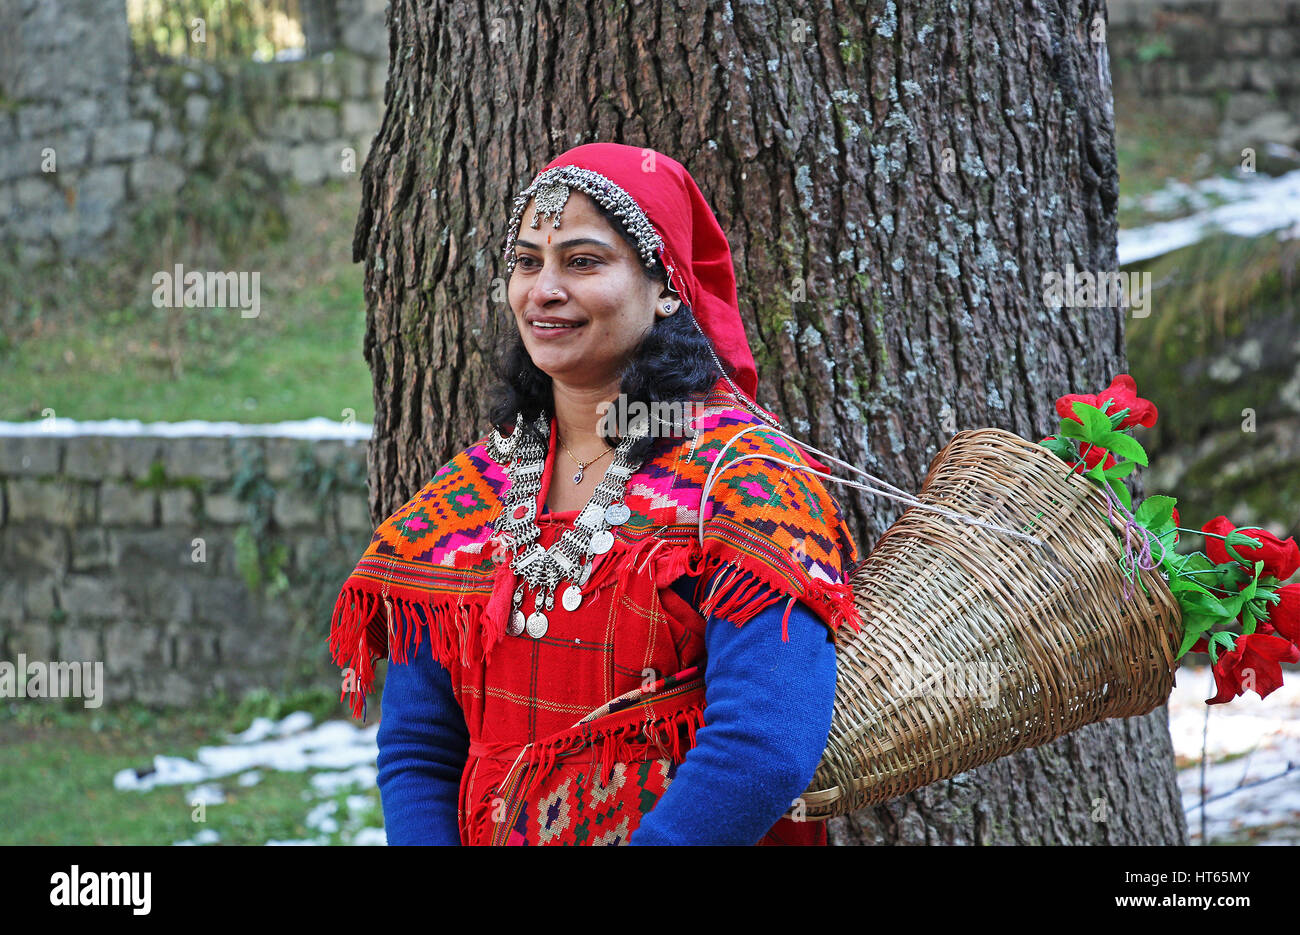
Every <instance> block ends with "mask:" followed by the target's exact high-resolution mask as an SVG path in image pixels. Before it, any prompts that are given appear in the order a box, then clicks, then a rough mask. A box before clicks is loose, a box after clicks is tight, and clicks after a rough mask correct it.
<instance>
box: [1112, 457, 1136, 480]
mask: <svg viewBox="0 0 1300 935" xmlns="http://www.w3.org/2000/svg"><path fill="white" fill-rule="evenodd" d="M1135 470H1137V462H1136V461H1121V462H1119V463H1118V464H1116V465H1115V466H1114V467H1108V468H1106V476H1107V477H1108V478H1110V477H1128V476H1129V475H1130V474H1132V473H1133V472H1134V471H1135Z"/></svg>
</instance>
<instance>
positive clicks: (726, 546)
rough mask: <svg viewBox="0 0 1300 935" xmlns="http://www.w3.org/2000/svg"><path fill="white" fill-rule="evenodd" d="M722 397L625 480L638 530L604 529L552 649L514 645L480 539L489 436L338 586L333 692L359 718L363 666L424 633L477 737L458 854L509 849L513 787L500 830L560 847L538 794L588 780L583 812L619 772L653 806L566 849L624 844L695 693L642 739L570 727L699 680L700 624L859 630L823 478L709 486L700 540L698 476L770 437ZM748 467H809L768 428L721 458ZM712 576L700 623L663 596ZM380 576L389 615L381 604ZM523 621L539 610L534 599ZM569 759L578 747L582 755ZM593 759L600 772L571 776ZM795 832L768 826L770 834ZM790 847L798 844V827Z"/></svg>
mask: <svg viewBox="0 0 1300 935" xmlns="http://www.w3.org/2000/svg"><path fill="white" fill-rule="evenodd" d="M722 386H723V384H719V386H717V387H715V389H714V391H713V392H712V393H711V394H710V395H709V397H708V398H707V399H706V400H705V407H706V408H705V410H704V415H703V416H702V417H700V418H699V419H698V420H697V421H696V422H695V423H694V427H695V429H696V434H695V437H694V438H689V437H683V438H661V439H660V440H659V442H658V444H657V445H656V447H655V448H654V449H653V450H652V452H651V454H650V456H649V457H648V458H647V460H646V462H645V463H644V464H642V466H641V468H640V469H639V470H638V471H637V472H636V473H635V474H634V475H633V477H632V479H631V481H630V482H629V484H628V487H627V492H626V496H625V498H624V501H623V502H625V503H626V504H627V506H628V507H629V508H630V510H631V512H632V517H631V519H630V520H629V521H628V522H627V523H625V524H623V525H621V526H618V527H614V529H613V532H614V535H615V545H614V547H613V548H611V549H610V550H609V552H607V553H605V554H604V555H601V556H597V558H596V560H595V564H594V567H593V569H592V574H591V577H590V579H589V580H588V582H587V583H586V584H585V585H584V586H583V589H582V590H583V594H584V600H583V602H582V605H581V606H580V607H579V609H578V610H577V611H575V612H572V613H570V612H566V611H564V610H562V608H561V607H560V604H559V601H557V602H556V604H555V609H554V611H553V612H551V614H550V615H549V616H550V617H551V619H552V627H551V629H550V631H548V633H547V635H546V637H544V638H543V639H541V640H533V639H531V638H528V637H507V636H506V635H505V625H506V615H507V613H508V612H509V611H510V610H511V605H510V597H511V594H512V593H513V591H514V589H515V587H516V585H517V583H518V579H517V578H516V576H515V574H514V572H513V570H512V569H510V567H509V564H508V562H501V563H500V564H498V559H500V558H502V557H508V553H505V556H503V555H502V554H501V553H498V552H497V550H495V549H493V548H492V547H491V546H490V545H488V544H487V543H488V537H489V536H490V535H491V532H492V530H491V524H492V521H493V520H494V519H495V517H496V516H497V515H498V513H499V511H500V509H501V505H502V502H503V500H504V497H505V493H506V491H507V490H508V485H509V478H508V476H507V473H506V466H505V465H502V464H498V463H497V462H496V461H495V460H493V458H492V457H491V455H490V451H489V446H488V445H487V440H486V439H482V440H480V441H479V442H477V443H476V444H474V445H472V446H471V447H470V448H468V449H466V450H465V451H463V452H461V453H460V454H459V455H457V456H456V457H455V458H453V459H452V460H451V461H450V462H448V463H447V464H446V465H444V466H443V467H442V468H440V469H439V470H438V472H437V474H436V475H435V476H434V478H433V479H432V480H431V481H430V482H429V483H428V484H427V485H426V486H425V487H424V488H423V489H422V490H420V491H419V492H418V493H417V494H416V495H415V496H414V497H412V498H411V499H410V500H409V501H407V503H405V504H404V505H403V506H402V507H401V508H400V509H398V510H397V511H396V512H395V513H394V514H393V515H392V516H390V517H389V518H388V519H386V520H385V521H384V522H383V523H382V524H381V525H380V526H379V528H378V529H377V530H376V531H375V534H374V536H373V538H372V541H371V543H370V546H369V547H368V548H367V550H366V552H365V554H364V555H363V556H362V557H361V560H360V561H359V562H358V564H357V567H356V569H355V570H354V571H353V573H352V574H351V575H350V576H349V578H348V580H347V582H346V583H345V585H344V587H343V589H342V591H341V593H340V594H339V597H338V600H337V602H336V604H335V609H334V615H333V619H332V622H331V635H330V648H331V651H332V653H333V656H334V659H335V661H336V662H337V663H338V664H339V665H340V666H343V667H344V668H345V675H346V676H347V677H346V678H345V685H344V696H345V697H346V696H347V695H349V694H351V695H352V701H353V713H354V714H355V715H356V716H358V717H363V716H364V713H365V696H366V694H368V693H369V691H370V688H371V685H372V682H373V678H374V663H375V662H376V661H377V660H378V659H381V658H385V657H386V656H388V655H389V653H390V651H391V654H392V658H393V659H394V660H396V661H398V662H406V661H407V659H408V647H409V646H411V645H413V646H414V647H415V648H416V649H417V651H418V647H419V646H421V645H422V640H423V637H424V635H425V634H426V633H427V635H428V637H429V642H430V647H429V649H428V650H426V651H431V652H432V653H433V656H434V658H435V659H436V660H437V661H438V662H439V663H441V664H442V665H444V666H445V667H446V668H447V669H448V671H449V672H450V673H451V675H452V684H453V689H454V690H455V692H456V697H457V700H458V701H459V703H460V705H461V708H462V710H463V712H464V714H465V719H466V726H467V728H468V729H469V732H470V741H471V743H470V751H469V752H470V756H469V762H467V764H466V768H465V773H464V775H463V778H462V787H461V801H460V822H461V832H462V840H463V841H464V842H465V843H467V844H470V843H489V842H490V841H491V840H493V838H494V837H495V838H496V839H497V840H500V839H501V834H500V833H498V832H501V831H502V825H503V822H505V821H506V814H505V813H506V811H507V810H508V808H507V803H506V793H509V795H510V796H511V800H510V801H511V805H510V806H509V807H510V808H515V809H516V810H515V812H514V816H515V820H514V821H513V822H510V823H508V824H507V827H508V828H510V829H511V831H513V832H514V833H515V835H516V837H515V838H514V840H515V841H520V840H524V841H526V842H527V843H542V842H543V841H544V840H547V842H548V843H561V840H560V839H561V837H563V836H561V835H559V834H556V835H552V836H551V837H552V838H554V840H548V838H547V831H548V829H547V825H546V822H545V816H544V815H542V814H541V811H542V810H541V809H540V807H539V806H538V803H539V802H540V801H541V799H539V798H538V797H537V796H538V795H542V796H543V797H545V796H546V795H552V796H554V794H555V791H556V789H558V788H561V787H563V786H564V784H565V782H566V781H567V780H570V779H574V778H575V777H577V776H579V774H581V775H582V776H583V777H584V778H585V779H586V781H587V786H586V787H585V788H586V792H585V794H586V795H588V796H595V799H593V800H592V801H596V800H598V799H601V797H602V796H603V797H605V798H608V797H609V790H608V783H604V784H601V785H598V786H593V785H592V783H593V782H598V781H599V780H600V779H606V780H612V777H614V776H615V775H616V774H617V775H619V776H621V777H631V778H633V779H634V780H635V781H634V782H632V783H630V784H626V788H625V789H623V791H622V792H620V796H621V799H620V800H621V801H626V802H633V803H634V804H637V805H639V806H644V807H635V808H634V807H631V806H629V808H628V810H627V815H625V816H624V817H628V815H630V821H629V823H628V825H627V827H625V828H623V830H622V831H618V830H616V829H617V827H618V823H615V826H614V828H615V830H614V832H613V833H612V834H611V833H610V831H611V829H609V828H606V829H603V830H602V829H594V830H593V829H592V828H585V830H584V829H583V828H582V826H580V824H579V823H575V825H574V829H573V831H572V832H566V835H576V837H575V838H572V840H573V841H574V842H575V843H576V842H577V840H578V839H584V840H585V842H586V843H598V842H599V841H598V839H601V838H606V839H609V840H610V841H611V842H621V841H625V840H626V835H627V834H630V832H631V831H632V830H635V825H636V823H637V822H639V818H640V816H641V815H642V814H644V813H645V812H646V811H648V810H649V808H650V807H652V806H653V803H654V801H655V800H656V799H657V796H658V794H661V793H662V791H663V789H664V788H665V787H666V785H667V782H668V781H670V780H671V775H672V772H673V771H675V768H676V764H677V763H679V762H680V760H681V758H682V757H683V756H684V754H685V751H686V750H689V749H690V747H691V746H693V744H694V735H695V729H696V728H697V727H699V726H700V725H702V724H703V723H704V701H703V691H702V687H701V689H700V690H699V691H697V692H689V691H684V692H677V691H674V692H667V693H664V694H663V695H661V696H659V697H658V699H657V700H654V701H652V703H651V704H650V705H649V707H648V708H647V709H646V715H647V716H646V718H645V719H644V720H643V721H641V722H640V723H639V724H638V725H636V726H635V729H633V726H631V725H629V724H627V723H624V720H625V718H622V719H620V717H619V712H618V711H614V712H609V711H606V712H605V716H603V717H596V718H592V719H590V720H588V721H587V724H586V726H585V728H583V729H582V730H581V731H580V733H579V735H578V736H579V737H580V740H581V743H578V744H577V745H576V746H575V743H574V737H575V734H574V725H575V724H578V723H579V722H580V721H581V720H582V719H584V718H585V717H586V716H588V715H590V714H591V713H592V712H593V711H595V710H597V709H600V708H602V706H603V705H607V704H608V703H609V702H610V700H611V699H615V698H618V697H619V696H625V695H627V694H628V693H629V692H635V691H636V690H637V689H638V688H639V687H644V686H645V685H646V684H649V683H652V682H654V681H655V680H658V679H663V678H664V677H666V676H673V674H675V673H680V672H682V671H683V670H687V669H689V668H690V667H691V666H699V667H700V669H701V671H702V670H703V663H704V658H705V654H704V623H705V620H706V618H707V617H708V615H709V614H710V613H718V614H719V615H725V616H726V617H727V618H728V619H731V620H734V621H735V622H736V624H737V625H741V624H744V623H746V622H748V621H750V620H752V619H753V617H754V616H755V615H756V614H758V613H759V612H760V611H761V610H763V609H764V608H766V607H768V606H770V605H771V604H773V603H776V602H778V601H785V602H787V607H786V615H785V618H784V619H783V625H782V630H783V633H782V637H783V638H784V637H785V633H784V630H785V622H786V621H787V620H788V616H789V612H790V609H791V608H792V607H793V604H794V601H795V600H801V601H803V602H804V603H806V604H807V605H808V606H809V607H810V608H811V609H812V610H813V611H814V612H815V613H816V614H817V615H818V616H819V618H821V619H822V621H823V622H824V623H825V624H826V625H827V627H828V628H829V629H830V631H831V632H832V633H834V632H835V631H836V630H838V628H839V627H840V626H842V625H843V624H844V623H845V622H848V623H849V625H850V626H852V627H854V628H855V629H857V628H858V627H859V625H860V620H859V618H858V614H857V610H856V608H855V606H854V604H853V601H852V592H851V590H850V588H849V585H848V583H847V580H846V575H847V571H848V568H849V566H850V565H851V564H852V563H853V562H854V561H856V559H857V547H856V544H855V543H854V542H853V539H852V537H851V535H850V534H849V532H848V530H847V527H846V526H845V525H844V522H843V519H842V516H841V513H840V509H839V506H838V504H836V502H835V500H834V499H833V498H832V497H831V496H830V494H829V493H828V492H827V490H826V489H825V487H824V486H823V485H822V483H821V480H820V478H817V477H815V476H813V475H811V474H808V473H807V472H805V471H801V470H798V469H796V468H790V467H786V466H784V465H780V464H777V463H774V462H772V461H767V460H760V459H758V458H748V459H746V460H743V461H740V462H739V463H737V464H734V465H732V466H731V467H730V468H728V469H727V470H725V471H721V472H719V473H718V474H716V475H715V480H714V483H713V487H712V488H711V490H710V496H709V504H708V506H707V507H706V511H705V520H706V521H705V524H704V542H703V544H701V542H700V539H699V533H698V520H699V510H700V499H701V498H700V495H701V491H702V489H703V484H704V481H705V478H706V476H707V474H708V472H709V468H710V466H711V465H712V464H713V463H714V461H715V460H716V459H717V457H718V455H719V452H721V451H722V450H723V448H724V446H726V445H727V443H728V441H730V440H731V439H732V438H733V436H736V434H737V433H738V432H740V431H741V430H742V429H745V428H747V427H749V426H753V425H756V424H761V423H758V422H757V420H756V418H755V417H754V416H753V415H752V414H751V413H750V412H748V411H747V410H745V409H743V408H740V407H739V406H738V404H737V401H736V400H735V398H734V397H733V396H731V395H730V394H729V393H726V392H724V391H723V389H722ZM550 440H551V445H550V451H549V452H548V455H547V468H546V474H545V475H544V477H543V484H542V490H541V493H540V494H539V499H538V504H539V507H540V505H542V504H544V503H545V498H546V496H547V492H548V490H549V481H550V477H551V474H552V471H553V468H554V465H555V431H554V424H553V423H552V431H551V435H550ZM744 454H763V455H772V456H775V457H778V458H783V459H786V460H789V461H793V462H795V463H796V464H800V463H806V461H805V458H804V455H803V454H802V453H801V452H800V451H799V450H798V449H797V448H796V447H795V446H793V445H791V444H789V443H788V442H787V440H786V439H784V438H782V437H781V436H780V435H777V434H776V433H774V432H768V431H764V430H762V429H759V430H757V431H753V432H747V433H745V434H743V435H741V436H740V437H739V439H738V440H737V441H736V442H735V443H734V444H732V445H731V446H730V447H729V448H727V450H726V453H725V456H724V457H725V459H726V461H731V460H733V459H735V458H738V457H740V456H741V455H744ZM539 512H540V510H539ZM575 514H576V511H566V512H562V513H558V514H549V515H541V516H539V517H538V525H539V528H540V529H541V531H542V537H541V540H540V542H541V544H542V546H543V547H547V546H549V545H550V544H552V543H553V542H554V541H556V540H557V539H558V537H559V535H561V534H562V532H563V530H564V529H565V528H567V527H568V526H569V525H571V524H572V517H573V516H574V515H575ZM485 546H486V547H485ZM723 568H725V569H726V571H725V573H724V575H723V576H721V577H720V580H719V582H718V583H717V586H716V587H715V588H714V590H713V592H712V593H710V594H707V595H700V594H697V599H698V611H697V610H696V609H695V608H694V607H692V606H690V605H688V604H686V602H684V601H682V600H681V598H680V596H678V595H677V594H676V592H674V591H673V590H672V589H671V588H670V587H669V586H670V585H671V584H672V582H673V581H675V580H676V579H677V578H679V577H681V576H682V575H690V576H699V577H700V579H701V581H702V582H704V581H708V580H710V578H711V576H712V575H713V573H714V572H715V571H717V570H719V569H723ZM744 572H750V573H752V574H753V576H754V579H755V580H754V583H753V584H751V585H749V586H747V587H744V588H739V589H736V590H737V593H735V594H731V595H726V594H725V593H724V592H725V591H726V590H727V589H728V587H729V585H730V583H731V581H732V579H733V578H734V577H736V576H738V575H740V574H742V573H744ZM385 578H387V579H388V581H389V582H390V584H389V599H390V601H391V602H392V607H393V614H392V618H391V621H390V620H388V619H386V618H387V614H386V613H385V612H384V609H383V607H382V606H381V600H380V593H381V589H382V585H383V582H384V580H385ZM724 597H725V600H724ZM524 607H525V609H526V610H531V607H532V592H531V589H529V590H528V592H527V596H526V597H525V603H524ZM412 631H414V632H413V633H412ZM412 637H413V640H412ZM349 689H351V691H349ZM575 749H579V750H586V751H587V752H586V753H584V754H582V755H579V756H574V755H573V751H574V750H575ZM665 752H666V753H667V754H668V755H667V756H664V755H663V754H664V753H665ZM584 757H585V759H586V761H589V762H590V763H592V764H595V765H597V766H598V767H599V772H598V773H595V774H593V772H592V771H591V770H590V769H588V771H587V772H586V773H582V769H581V767H582V765H583V761H584ZM661 760H662V761H665V762H659V761H661ZM597 761H599V762H597ZM566 764H567V765H566ZM656 764H657V765H656ZM575 770H576V772H575ZM582 781H583V780H581V779H580V780H578V782H579V783H581V782H582ZM507 785H509V788H507ZM535 793H536V794H535ZM528 802H531V803H533V804H534V807H533V808H532V810H531V814H533V816H534V819H535V820H534V822H533V824H532V825H530V826H528V827H527V828H521V827H516V825H517V823H518V821H517V820H518V816H519V813H520V810H521V809H523V810H524V811H527V809H524V808H523V803H528ZM575 802H580V800H575ZM575 807H576V806H575ZM596 817H597V818H600V817H601V816H600V815H597V816H596ZM788 824H790V823H789V822H787V821H783V822H779V823H778V828H779V827H780V826H783V825H788ZM778 828H774V829H773V830H774V832H777V831H778ZM819 830H820V828H819ZM597 832H599V833H597ZM823 833H824V832H823ZM778 836H782V835H778ZM783 836H784V837H786V838H789V837H790V836H791V835H790V829H789V828H784V830H783ZM769 837H771V836H769ZM567 839H568V838H566V840H567ZM763 843H775V842H774V841H769V840H768V839H765V840H764V842H763Z"/></svg>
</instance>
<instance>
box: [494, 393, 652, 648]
mask: <svg viewBox="0 0 1300 935" xmlns="http://www.w3.org/2000/svg"><path fill="white" fill-rule="evenodd" d="M523 426H524V418H523V414H522V413H520V414H519V415H518V416H516V418H515V431H514V432H513V433H512V434H511V435H510V437H509V438H505V437H503V436H502V435H501V434H500V432H498V431H497V429H496V427H495V426H494V427H493V428H492V432H491V435H490V437H489V449H488V452H489V454H490V455H491V456H492V458H493V459H494V460H496V461H497V462H498V463H504V462H505V459H506V458H510V459H511V460H510V463H509V467H508V468H507V473H508V475H509V477H510V490H509V492H508V493H507V494H506V500H505V503H504V504H503V505H502V508H501V513H500V515H499V516H498V517H497V519H496V521H495V523H494V524H493V538H494V539H496V540H497V541H498V542H501V543H502V545H503V546H504V547H506V548H508V549H510V551H511V552H512V553H513V556H514V557H513V558H512V559H511V562H510V567H511V568H512V569H513V570H514V571H515V572H516V573H517V574H518V575H519V576H520V577H522V578H523V579H524V580H523V581H521V582H520V583H519V587H517V588H516V589H515V593H514V596H513V599H512V601H511V604H512V608H513V609H512V611H511V614H510V620H509V621H508V622H507V624H506V632H507V633H508V634H510V635H511V636H519V635H521V634H523V633H527V634H528V635H529V636H531V637H532V638H533V639H541V638H542V637H543V636H545V635H546V631H547V629H549V627H550V620H549V618H548V617H547V616H546V612H547V611H550V610H552V609H554V606H555V591H556V589H557V588H558V587H559V585H560V582H561V581H564V580H568V581H569V582H570V584H569V586H568V587H567V588H565V590H564V596H563V598H562V599H561V604H562V605H563V607H564V609H565V610H568V611H570V612H572V611H575V610H577V609H578V607H579V605H581V604H582V585H584V584H586V583H587V580H588V579H589V578H590V577H591V567H592V563H593V562H594V561H595V557H596V556H597V555H603V554H605V553H606V552H608V551H609V550H610V549H611V548H613V546H614V533H612V532H611V531H610V527H611V526H619V525H622V524H623V523H626V522H627V521H628V520H629V519H630V518H631V516H632V511H631V510H630V509H628V507H627V505H626V504H624V503H621V502H620V503H615V502H614V501H616V500H620V501H621V500H622V499H623V496H624V494H625V492H626V490H627V484H628V481H629V480H630V479H631V477H632V475H633V474H634V473H635V472H636V470H637V468H639V467H640V466H641V462H640V461H636V460H633V459H632V458H630V457H629V456H628V451H629V450H630V449H631V447H632V446H633V445H634V444H636V442H637V441H638V440H639V439H641V438H644V437H645V436H646V435H647V434H648V433H649V428H648V427H647V426H646V425H644V424H638V425H636V426H634V428H633V429H632V431H629V432H628V434H627V435H626V436H624V437H623V439H622V440H621V441H620V442H619V443H618V447H617V448H615V449H614V460H613V461H612V462H611V463H610V465H609V467H608V468H607V469H606V471H605V476H604V478H603V479H602V480H601V482H600V483H599V484H598V485H597V486H596V490H595V492H594V493H593V494H592V495H591V499H590V500H589V501H587V505H586V506H585V507H583V509H582V510H581V512H579V514H578V518H577V520H576V521H575V523H574V525H573V528H572V529H566V530H565V531H564V535H563V536H561V537H560V539H559V541H558V542H556V543H555V544H554V545H552V546H551V547H550V548H549V549H544V548H542V546H541V544H540V543H539V542H538V541H537V539H538V538H539V537H540V535H541V530H540V529H538V528H537V522H536V518H537V496H538V494H539V493H541V490H542V474H543V473H544V471H545V469H546V453H547V451H546V449H547V444H543V441H542V440H543V439H547V438H548V437H549V435H550V418H549V416H548V415H547V414H546V413H542V414H540V415H539V416H538V417H537V421H536V422H534V423H533V428H534V429H535V430H536V434H528V433H525V432H523ZM525 585H529V586H531V587H532V588H534V589H535V593H534V597H533V612H532V613H531V614H529V615H528V616H527V617H525V616H524V612H523V609H522V606H521V605H522V604H523V602H524V588H525Z"/></svg>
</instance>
